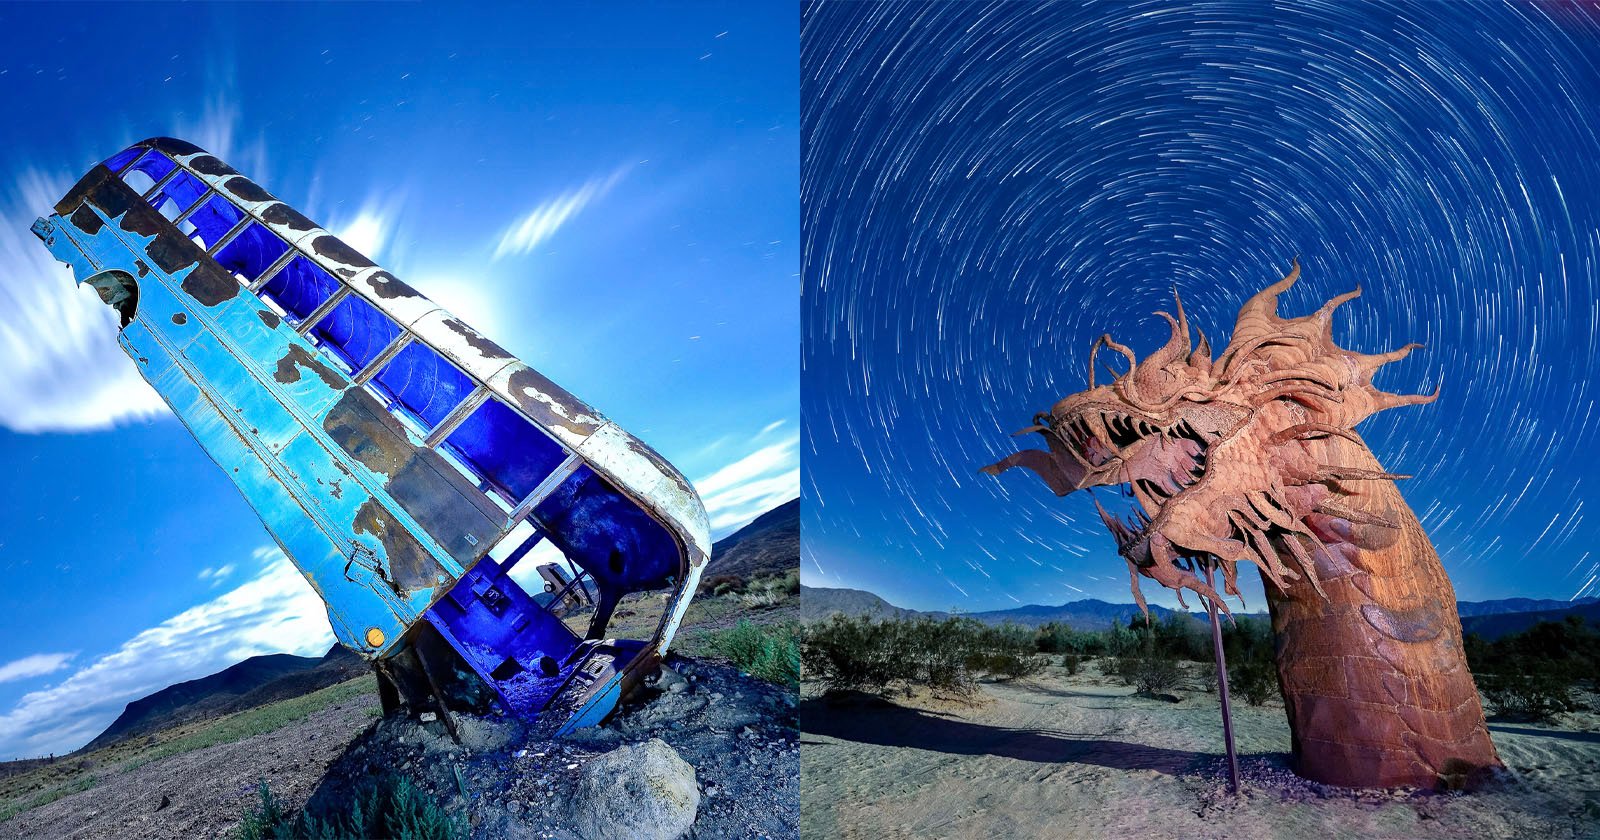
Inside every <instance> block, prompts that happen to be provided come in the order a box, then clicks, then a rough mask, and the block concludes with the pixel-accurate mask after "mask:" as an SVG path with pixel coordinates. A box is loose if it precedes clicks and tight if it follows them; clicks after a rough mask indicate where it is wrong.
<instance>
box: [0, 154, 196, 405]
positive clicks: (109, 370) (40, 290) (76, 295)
mask: <svg viewBox="0 0 1600 840" xmlns="http://www.w3.org/2000/svg"><path fill="white" fill-rule="evenodd" d="M71 186H72V180H71V178H70V176H67V175H64V174H57V173H47V172H43V171H41V170H38V169H34V168H28V169H26V170H24V171H22V172H21V173H18V174H17V175H16V181H15V183H14V186H13V191H12V194H11V195H9V196H7V197H6V200H5V201H4V203H3V204H0V313H4V318H3V319H0V354H4V358H5V360H6V373H5V375H4V376H0V425H4V426H5V427H6V428H8V429H11V430H12V431H17V432H47V431H87V430H93V429H104V428H109V427H111V426H114V425H116V424H117V423H120V422H124V421H127V420H135V419H141V418H146V417H151V416H154V415H157V414H162V413H164V412H165V411H166V410H167V408H166V404H165V403H163V402H162V401H161V398H160V397H159V396H157V395H156V392H155V391H154V390H153V389H152V388H151V387H150V386H149V385H147V384H146V383H145V381H144V379H143V378H142V377H140V376H139V371H138V369H137V368H136V367H135V366H134V364H133V361H132V360H130V359H129V358H128V357H127V355H126V354H124V353H123V352H122V348H120V347H118V346H117V319H116V316H115V314H114V313H113V312H112V311H111V308H110V307H108V306H106V305H105V304H104V303H101V302H100V298H99V297H97V296H96V295H95V293H94V290H93V289H90V288H87V287H81V288H80V287H79V286H78V285H77V284H76V283H75V282H74V281H73V277H72V271H71V270H70V269H68V268H67V267H66V266H64V265H62V264H60V263H58V262H56V261H55V258H54V257H53V256H51V254H50V252H49V251H48V250H46V249H45V247H44V244H43V243H41V242H40V241H39V240H38V239H37V238H35V237H34V235H33V234H32V233H31V232H30V231H29V227H30V226H31V225H32V224H33V220H34V219H35V218H36V217H38V216H41V215H45V214H47V213H49V212H50V208H51V206H52V205H54V204H55V202H56V200H57V199H59V198H60V197H61V196H62V195H63V194H65V193H66V191H67V190H68V189H69V188H70V187H71Z"/></svg>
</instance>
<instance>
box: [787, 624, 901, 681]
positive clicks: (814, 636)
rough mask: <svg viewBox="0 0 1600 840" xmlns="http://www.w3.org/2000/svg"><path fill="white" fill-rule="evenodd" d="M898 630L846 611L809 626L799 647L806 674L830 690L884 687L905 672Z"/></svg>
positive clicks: (803, 669) (803, 670)
mask: <svg viewBox="0 0 1600 840" xmlns="http://www.w3.org/2000/svg"><path fill="white" fill-rule="evenodd" d="M895 630H896V628H895V626H894V625H893V624H892V623H891V622H888V621H874V620H872V619H870V618H851V617H848V616H844V615H833V616H829V617H828V619H827V620H826V621H822V622H818V623H816V624H811V625H809V626H807V627H806V628H805V631H804V634H803V636H802V642H801V648H800V663H801V667H802V672H803V674H804V678H805V679H807V680H812V681H815V682H817V683H818V684H820V685H822V686H823V687H825V688H827V689H830V690H837V691H882V690H883V689H885V688H887V687H888V686H889V683H890V682H892V681H894V680H896V679H898V678H899V677H900V676H901V675H902V674H903V673H904V672H905V664H904V661H903V660H902V659H901V658H900V657H899V656H898V650H897V646H896V641H897V640H896V638H895V637H896V635H897V634H896V632H895Z"/></svg>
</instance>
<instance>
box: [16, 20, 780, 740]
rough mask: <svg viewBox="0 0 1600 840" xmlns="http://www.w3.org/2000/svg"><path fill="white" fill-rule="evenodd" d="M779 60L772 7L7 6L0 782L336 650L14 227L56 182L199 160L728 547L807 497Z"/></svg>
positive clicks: (312, 605) (266, 547) (267, 552)
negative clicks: (406, 290)
mask: <svg viewBox="0 0 1600 840" xmlns="http://www.w3.org/2000/svg"><path fill="white" fill-rule="evenodd" d="M486 18H492V20H486ZM797 39H798V20H797V15H796V13H795V10H794V9H793V8H792V7H789V6H786V5H784V4H771V5H765V4H738V3H724V4H717V5H685V4H674V5H672V6H671V7H670V8H651V7H648V6H637V7H624V8H617V7H606V8H605V9H604V10H603V11H601V10H599V9H597V8H594V7H589V8H577V7H563V8H556V9H543V10H539V11H530V10H514V9H512V8H510V7H508V8H504V9H500V10H498V11H495V12H489V11H487V10H483V11H478V12H475V13H474V14H460V13H455V12H452V11H450V10H449V9H447V8H443V7H441V6H439V5H437V4H402V5H386V6H382V7H377V6H371V5H365V4H354V5H332V6H309V5H307V6H272V7H267V6H258V5H245V4H239V5H234V4H217V5H209V6H197V5H154V6H137V7H131V8H130V7H110V6H95V5H86V4H74V5H72V6H70V7H64V6H54V5H32V6H0V110H3V111H4V112H5V113H8V114H12V115H13V117H14V118H12V119H8V120H6V121H4V122H3V123H0V172H3V173H4V176H5V177H4V181H5V183H6V184H7V185H8V186H6V187H0V349H3V350H4V351H5V354H6V358H7V363H6V365H5V366H4V368H3V370H0V460H3V462H4V463H5V464H6V465H7V469H6V471H5V474H4V476H3V477H0V497H3V498H4V499H5V500H6V505H5V507H4V508H3V509H0V570H3V571H4V574H5V577H6V580H7V582H8V588H7V592H8V593H9V594H8V595H7V596H6V597H5V599H4V606H5V609H4V610H0V638H5V639H8V640H9V641H8V643H7V644H6V645H5V646H4V648H0V758H11V757H16V756H20V755H37V754H43V753H48V752H63V751H66V750H70V749H72V748H75V747H77V746H79V745H81V744H82V743H83V742H85V741H86V740H88V739H89V738H91V737H93V735H95V734H96V733H98V731H99V730H100V729H102V728H103V727H104V726H105V725H106V723H108V722H109V721H110V720H111V719H112V718H114V717H115V716H116V715H117V714H118V713H120V711H121V709H122V706H123V704H125V703H126V702H127V701H128V700H131V699H135V698H137V697H139V696H142V695H144V694H147V693H149V692H150V691H153V690H155V689H159V688H161V687H164V686H166V685H168V684H170V683H172V682H174V681H177V680H183V679H190V678H193V677H196V676H201V675H204V674H207V673H211V672H214V671H215V670H217V669H219V668H221V667H224V666H226V665H228V664H230V663H232V662H234V661H237V660H239V659H242V658H244V657H247V656H250V655H254V654H259V653H268V652H277V651H288V652H293V653H299V654H306V655H311V654H320V653H321V652H322V651H323V650H325V649H326V648H327V646H328V645H329V644H331V643H332V636H331V634H330V633H329V632H328V628H327V623H326V619H325V618H324V617H323V614H322V606H321V602H320V601H319V600H318V599H317V598H316V597H315V596H314V595H313V594H311V592H310V591H309V588H308V587H306V586H305V585H304V583H303V582H301V581H300V580H299V579H298V578H297V577H296V576H295V575H294V573H293V571H292V569H291V567H290V566H289V565H288V564H287V562H286V561H285V560H284V559H283V558H282V556H281V555H280V554H278V552H277V550H276V549H275V548H273V547H272V543H271V540H270V538H269V537H268V536H267V535H266V533H265V531H264V530H263V529H262V528H261V526H260V523H259V522H258V521H257V520H256V518H255V516H254V514H253V513H252V512H251V511H250V510H249V508H248V507H247V506H246V505H245V503H244V501H243V500H242V498H240V496H239V495H238V493H237V491H235V490H234V489H233V487H232V485H231V483H229V482H228V481H227V479H226V478H225V476H224V475H223V473H222V472H221V471H220V470H218V469H217V468H216V467H215V466H214V465H213V464H212V463H211V462H210V461H209V460H208V459H207V458H206V456H205V455H204V454H203V453H202V452H201V450H200V449H199V448H198V447H197V446H196V445H195V444H194V443H193V442H192V440H191V439H190V438H189V436H188V434H187V432H185V431H184V430H183V428H182V427H181V426H180V425H179V424H178V423H177V422H176V421H175V420H174V419H172V418H171V416H170V415H169V414H168V412H167V411H166V409H165V407H164V406H163V404H162V403H161V402H160V400H159V398H158V397H156V396H155V394H154V392H153V391H151V390H150V389H149V388H148V387H147V386H146V385H145V384H144V383H143V381H142V380H141V379H140V378H139V376H138V374H137V372H136V371H135V370H134V368H133V365H132V364H131V363H130V362H129V361H128V360H127V359H126V357H124V356H123V355H122V353H121V351H120V350H119V349H118V348H117V347H116V345H115V324H114V323H113V321H112V319H111V316H110V314H109V310H108V309H107V308H106V307H104V306H102V305H101V304H100V303H99V302H98V300H96V299H95V298H94V296H93V295H92V294H91V293H90V292H89V291H88V290H82V289H75V288H74V287H73V284H72V282H71V279H70V274H69V273H68V272H67V271H66V270H65V268H64V267H62V266H58V265H56V264H54V263H53V262H52V261H51V260H50V258H49V255H48V254H47V253H46V252H45V250H44V248H43V247H42V246H41V245H40V244H39V243H38V242H37V240H35V239H34V238H33V237H32V235H31V234H30V233H29V232H28V225H29V224H30V223H31V222H32V220H33V218H34V217H35V216H37V215H42V214H44V213H47V212H48V210H49V206H50V205H51V204H53V203H54V201H55V200H56V199H57V198H58V197H59V196H60V195H61V194H62V193H64V192H65V191H66V189H67V188H68V187H70V185H71V184H72V182H73V181H75V180H76V179H77V178H78V177H79V176H80V175H81V174H82V173H83V172H85V171H87V170H88V169H89V168H90V167H91V166H92V165H93V164H94V163H95V162H96V161H98V160H100V159H103V158H105V157H108V156H110V155H111V154H112V153H114V152H116V151H117V150H119V149H121V148H122V147H124V146H126V145H127V144H129V143H131V142H134V141H137V140H139V139H142V138H144V137H147V136H152V135H170V136H176V137H181V138H184V139H187V140H190V141H192V142H195V143H197V144H198V145H200V146H202V147H205V148H207V149H208V150H210V151H212V152H214V153H216V154H218V155H219V156H221V157H222V158H223V159H224V160H227V161H228V162H229V163H231V164H232V165H233V166H234V167H235V168H237V169H239V170H240V171H242V172H244V173H245V174H247V175H250V176H251V177H252V178H253V179H254V180H256V181H257V182H258V183H260V184H261V185H262V186H264V187H265V188H266V189H267V190H269V191H270V192H272V193H274V194H275V195H277V196H278V197H280V198H282V199H284V200H285V201H287V202H289V203H290V204H292V205H294V206H296V207H298V208H299V209H301V210H302V211H304V212H305V213H306V214H307V215H308V216H310V217H311V218H312V219H314V220H316V221H318V222H320V223H321V224H323V225H324V226H325V227H328V228H330V229H332V230H335V231H336V232H339V233H341V235H343V236H344V237H345V238H346V239H347V241H349V242H351V243H352V244H353V245H355V246H356V247H357V248H358V249H360V250H363V251H364V252H366V253H368V254H369V255H370V256H372V257H373V258H374V259H376V260H377V261H378V262H379V263H381V264H383V265H384V266H385V267H387V268H389V269H391V270H393V271H394V272H395V273H396V274H398V275H399V276H401V277H402V278H404V279H406V280H407V281H408V282H409V283H411V284H412V285H414V286H416V287H417V288H418V289H420V290H421V291H422V292H423V293H425V294H427V295H429V296H430V297H432V298H434V299H435V300H437V301H439V302H440V303H441V304H443V305H444V306H446V307H447V308H449V309H451V310H452V311H453V312H455V313H456V314H457V315H459V316H461V317H462V318H463V319H464V320H465V321H467V322H468V323H470V324H472V325H474V326H475V327H477V328H478V329H479V330H480V331H482V332H484V333H485V334H487V335H488V336H490V337H491V338H493V339H495V340H496V341H498V342H499V343H500V344H502V345H504V346H505V347H506V348H508V349H509V350H511V351H512V352H513V353H515V354H517V355H518V356H519V357H520V358H522V359H523V360H524V361H526V362H528V363H529V364H530V365H532V366H534V367H536V368H538V369H539V370H541V371H542V372H544V373H545V374H546V375H548V376H550V377H551V378H552V379H553V380H555V381H556V382H559V383H561V384H562V385H563V386H565V387H566V388H568V389H569V390H571V391H573V392H574V393H575V394H577V395H578V396H580V397H581V398H583V399H584V400H585V401H587V402H589V403H590V404H592V405H594V406H595V407H596V408H598V409H599V410H601V411H602V412H604V413H606V414H607V415H609V416H610V417H611V418H612V419H614V420H616V421H617V422H618V423H619V424H621V425H622V426H623V427H624V428H626V429H628V430H629V431H632V432H633V433H635V434H637V435H639V436H640V437H641V438H643V439H644V440H645V441H646V442H648V443H650V444H651V445H652V446H654V447H655V448H656V449H658V450H660V451H661V452H662V453H663V454H664V455H665V456H666V457H667V458H668V459H669V460H671V461H672V462H673V463H675V464H676V465H678V466H679V468H681V469H682V470H683V471H684V473H685V474H686V475H688V476H689V477H690V478H691V480H693V481H694V482H695V484H696V486H697V487H698V488H699V489H700V491H701V494H702V496H703V497H704V498H705V501H706V504H707V508H708V510H709V512H710V513H711V517H712V523H713V534H714V536H721V535H722V534H725V533H727V532H729V531H731V530H733V529H734V528H736V527H737V526H738V525H740V524H742V523H743V522H745V521H748V520H749V519H751V518H753V517H754V516H756V515H758V514H760V513H761V512H763V511H765V510H767V509H769V508H771V507H773V506H775V505H776V504H779V503H781V502H783V501H787V500H788V499H790V498H793V497H794V496H796V495H798V493H799V478H798V467H799V434H798V428H797V420H798V413H799V384H798V382H797V379H796V374H795V371H796V370H797V368H798V357H799V347H798V342H799V315H798V312H797V308H796V304H795V294H796V289H797V286H798V265H799V243H798V234H799V230H798V227H799V209H798V206H797V203H796V201H795V196H796V194H797V192H798V179H799V172H798V154H799V149H798V143H799V140H798V137H799V126H798V107H799V105H798V90H797V72H798V71H797V65H798V61H797V55H796V46H795V45H796V43H797ZM24 116H25V118H23V117H24Z"/></svg>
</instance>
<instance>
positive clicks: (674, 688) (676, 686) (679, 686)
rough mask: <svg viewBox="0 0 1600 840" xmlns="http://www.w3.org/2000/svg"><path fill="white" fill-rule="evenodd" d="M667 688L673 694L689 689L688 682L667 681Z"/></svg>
mask: <svg viewBox="0 0 1600 840" xmlns="http://www.w3.org/2000/svg"><path fill="white" fill-rule="evenodd" d="M667 690H668V691H670V692H672V693H673V694H682V693H684V692H685V691H688V690H689V684H688V683H686V682H675V683H667Z"/></svg>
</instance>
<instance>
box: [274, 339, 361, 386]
mask: <svg viewBox="0 0 1600 840" xmlns="http://www.w3.org/2000/svg"><path fill="white" fill-rule="evenodd" d="M300 368H305V369H306V370H309V371H311V372H312V373H314V374H316V375H317V377H318V378H320V379H321V380H322V384H324V385H326V386H328V387H329V388H333V389H334V390H338V389H340V388H343V387H344V386H345V381H344V379H343V378H341V377H340V376H339V374H338V373H336V372H334V370H333V368H330V367H328V366H327V365H325V364H323V363H322V360H321V359H318V358H317V357H316V356H313V355H311V353H310V352H309V351H307V350H306V349H305V348H304V347H301V346H300V345H298V344H291V345H289V352H287V353H285V354H283V358H281V359H279V360H278V371H277V373H275V374H273V376H272V378H273V379H276V380H278V381H279V382H280V383H283V384H285V385H288V384H289V383H291V382H299V381H300Z"/></svg>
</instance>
